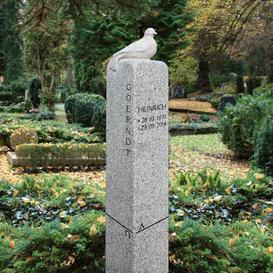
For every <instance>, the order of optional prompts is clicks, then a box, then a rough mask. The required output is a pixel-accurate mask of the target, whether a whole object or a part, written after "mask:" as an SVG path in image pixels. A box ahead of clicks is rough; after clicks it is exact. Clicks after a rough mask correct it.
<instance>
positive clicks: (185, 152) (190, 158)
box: [170, 134, 250, 180]
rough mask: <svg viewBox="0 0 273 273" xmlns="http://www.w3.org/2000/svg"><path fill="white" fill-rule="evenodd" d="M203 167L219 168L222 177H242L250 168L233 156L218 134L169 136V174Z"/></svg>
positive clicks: (193, 170)
mask: <svg viewBox="0 0 273 273" xmlns="http://www.w3.org/2000/svg"><path fill="white" fill-rule="evenodd" d="M203 168H208V169H209V170H220V172H221V175H222V176H223V178H225V179H227V180H231V179H233V178H237V177H244V176H245V175H246V174H247V173H248V171H249V170H250V166H249V164H248V163H246V162H245V161H238V160H236V159H235V158H233V156H232V154H231V152H230V151H229V150H228V149H227V148H226V147H225V145H224V144H223V143H222V142H221V139H220V135H219V134H208V135H185V136H174V137H172V138H171V154H170V176H171V177H173V176H175V175H176V174H177V173H178V172H180V171H190V172H192V173H197V172H198V171H200V170H202V169H203Z"/></svg>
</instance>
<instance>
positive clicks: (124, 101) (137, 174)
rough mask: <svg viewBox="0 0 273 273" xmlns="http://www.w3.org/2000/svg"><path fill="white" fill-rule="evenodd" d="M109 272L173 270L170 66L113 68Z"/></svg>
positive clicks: (131, 63)
mask: <svg viewBox="0 0 273 273" xmlns="http://www.w3.org/2000/svg"><path fill="white" fill-rule="evenodd" d="M106 137H107V162H106V166H107V170H106V172H107V186H106V191H107V197H106V213H107V223H106V272H107V273H168V214H169V212H168V68H167V66H166V64H164V63H163V62H159V61H151V60H133V59H131V60H130V59H127V60H121V61H120V63H119V65H118V69H117V71H116V72H114V71H112V70H110V69H109V68H108V71H107V136H106Z"/></svg>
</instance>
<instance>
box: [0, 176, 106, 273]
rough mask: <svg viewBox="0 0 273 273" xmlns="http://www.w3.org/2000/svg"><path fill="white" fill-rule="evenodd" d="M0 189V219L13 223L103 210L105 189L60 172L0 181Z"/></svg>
mask: <svg viewBox="0 0 273 273" xmlns="http://www.w3.org/2000/svg"><path fill="white" fill-rule="evenodd" d="M0 192H1V196H0V206H1V211H2V212H3V213H2V214H1V216H0V219H1V221H6V222H8V223H9V224H11V225H13V226H22V225H24V224H31V225H33V226H36V227H37V226H40V225H41V224H43V223H44V222H50V221H56V220H59V221H60V222H62V223H67V222H69V221H70V220H71V217H72V216H75V215H78V216H80V215H82V214H84V213H85V212H90V211H91V210H98V211H103V210H104V195H105V192H104V189H102V188H101V187H99V186H98V185H97V184H95V185H92V183H91V184H90V185H89V184H88V183H82V181H79V180H71V179H70V178H68V177H66V176H63V175H53V174H51V175H42V176H39V177H37V176H36V177H34V176H27V175H26V176H24V178H23V180H22V181H21V182H20V183H16V184H10V183H8V182H7V181H1V184H0ZM18 212H19V213H18ZM0 237H1V235H0ZM0 272H1V271H0Z"/></svg>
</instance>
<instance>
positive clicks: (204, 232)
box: [170, 220, 273, 273]
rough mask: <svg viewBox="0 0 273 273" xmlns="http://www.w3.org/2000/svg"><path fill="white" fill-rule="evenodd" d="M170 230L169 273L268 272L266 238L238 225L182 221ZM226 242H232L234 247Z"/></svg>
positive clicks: (252, 226) (271, 267) (269, 269)
mask: <svg viewBox="0 0 273 273" xmlns="http://www.w3.org/2000/svg"><path fill="white" fill-rule="evenodd" d="M176 226H178V227H175V225H174V223H173V225H172V226H171V232H172V234H175V235H174V236H173V237H172V236H171V241H170V249H171V255H173V256H170V260H171V262H170V272H172V273H180V272H185V273H186V272H206V273H234V272H245V273H258V272H259V273H264V272H267V273H269V272H272V270H273V265H272V260H271V257H270V256H271V254H269V253H268V252H267V249H266V247H268V246H269V245H270V243H269V241H268V236H269V234H268V233H267V234H266V233H263V232H261V231H259V230H258V229H257V228H256V227H255V226H254V225H252V224H248V223H242V222H238V223H235V224H233V225H230V226H229V227H227V226H223V225H218V224H216V225H213V226H212V225H203V224H201V223H200V222H196V221H191V220H186V221H185V222H184V223H183V224H181V225H176ZM229 242H234V246H232V245H231V243H229Z"/></svg>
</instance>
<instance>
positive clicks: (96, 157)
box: [15, 143, 106, 167]
mask: <svg viewBox="0 0 273 273" xmlns="http://www.w3.org/2000/svg"><path fill="white" fill-rule="evenodd" d="M105 150H106V145H105V144H101V143H94V144H22V145H19V146H17V147H16V155H17V157H18V159H17V163H16V164H15V165H17V166H21V167H46V166H57V167H59V166H68V167H73V166H101V165H105V158H106V152H105Z"/></svg>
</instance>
